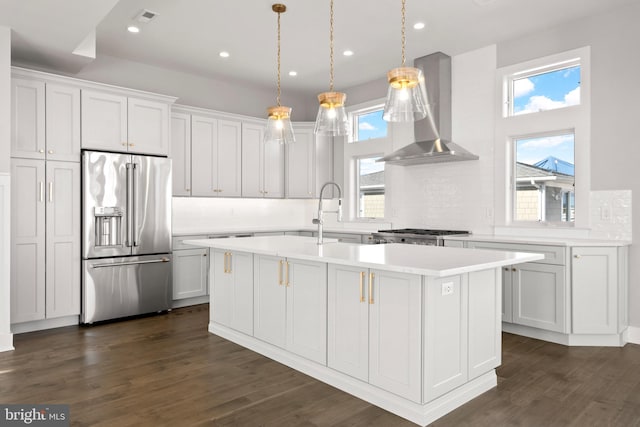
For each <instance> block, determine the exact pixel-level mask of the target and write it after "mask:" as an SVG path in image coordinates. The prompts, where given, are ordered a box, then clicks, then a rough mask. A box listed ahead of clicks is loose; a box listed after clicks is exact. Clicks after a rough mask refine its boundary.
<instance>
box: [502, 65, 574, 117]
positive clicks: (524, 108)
mask: <svg viewBox="0 0 640 427" xmlns="http://www.w3.org/2000/svg"><path fill="white" fill-rule="evenodd" d="M579 103H580V66H579V65H578V66H574V67H569V68H564V69H561V70H556V71H552V72H547V73H544V74H538V75H534V76H529V77H525V78H521V79H517V80H514V81H513V114H514V115H520V114H527V113H533V112H538V111H544V110H553V109H556V108H562V107H568V106H571V105H576V104H579Z"/></svg>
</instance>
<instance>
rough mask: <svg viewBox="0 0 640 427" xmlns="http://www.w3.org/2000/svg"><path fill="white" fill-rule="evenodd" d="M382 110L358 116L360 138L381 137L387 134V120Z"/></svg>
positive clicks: (361, 139) (360, 139)
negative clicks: (383, 116)
mask: <svg viewBox="0 0 640 427" xmlns="http://www.w3.org/2000/svg"><path fill="white" fill-rule="evenodd" d="M382 113H383V111H382V110H377V111H372V112H371V113H367V114H361V115H359V116H358V118H357V120H358V140H359V141H364V140H367V139H373V138H381V137H383V136H387V122H385V121H384V119H383V118H382Z"/></svg>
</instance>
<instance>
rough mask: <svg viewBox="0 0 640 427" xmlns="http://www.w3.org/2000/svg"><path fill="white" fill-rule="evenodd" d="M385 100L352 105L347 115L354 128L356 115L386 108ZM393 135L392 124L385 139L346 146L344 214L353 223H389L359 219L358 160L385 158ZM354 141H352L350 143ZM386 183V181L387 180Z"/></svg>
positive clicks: (380, 219) (383, 219)
mask: <svg viewBox="0 0 640 427" xmlns="http://www.w3.org/2000/svg"><path fill="white" fill-rule="evenodd" d="M384 102H385V98H379V99H374V100H371V101H367V102H363V103H361V104H357V105H352V106H350V107H348V108H347V114H348V115H349V120H351V123H352V126H355V121H354V120H353V116H354V114H356V113H361V112H366V111H373V110H376V109H379V108H380V107H384ZM392 134H393V126H391V123H388V124H387V136H386V137H384V138H375V139H366V140H363V141H358V142H355V143H347V144H344V165H343V167H344V187H345V188H344V190H345V198H344V200H343V203H344V206H343V209H344V213H345V214H346V216H347V218H348V220H349V221H352V222H366V223H376V222H388V220H386V219H385V218H359V217H358V196H359V194H358V190H359V189H358V182H357V176H356V174H357V171H358V159H361V158H363V157H383V156H385V155H387V154H389V153H391V151H393V150H392V140H393V138H392V136H393V135H392ZM351 141H352V140H351V139H350V141H349V142H351ZM385 174H386V168H385ZM385 181H386V179H385ZM386 194H387V188H386V182H385V198H386ZM387 215H388V212H387V209H386V206H385V217H386V216H387Z"/></svg>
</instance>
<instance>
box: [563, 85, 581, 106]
mask: <svg viewBox="0 0 640 427" xmlns="http://www.w3.org/2000/svg"><path fill="white" fill-rule="evenodd" d="M564 103H565V104H566V105H567V106H569V105H578V104H580V86H578V87H577V88H575V89H574V90H572V91H571V92H569V93H568V94H566V95H565V96H564Z"/></svg>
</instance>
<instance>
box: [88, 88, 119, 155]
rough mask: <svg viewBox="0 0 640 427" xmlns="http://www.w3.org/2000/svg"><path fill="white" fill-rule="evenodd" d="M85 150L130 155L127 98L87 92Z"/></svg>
mask: <svg viewBox="0 0 640 427" xmlns="http://www.w3.org/2000/svg"><path fill="white" fill-rule="evenodd" d="M81 99H82V103H81V110H82V148H91V149H97V150H108V151H127V149H128V146H127V98H126V97H124V96H120V95H112V94H108V93H101V92H93V91H90V90H83V91H82V93H81Z"/></svg>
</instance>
